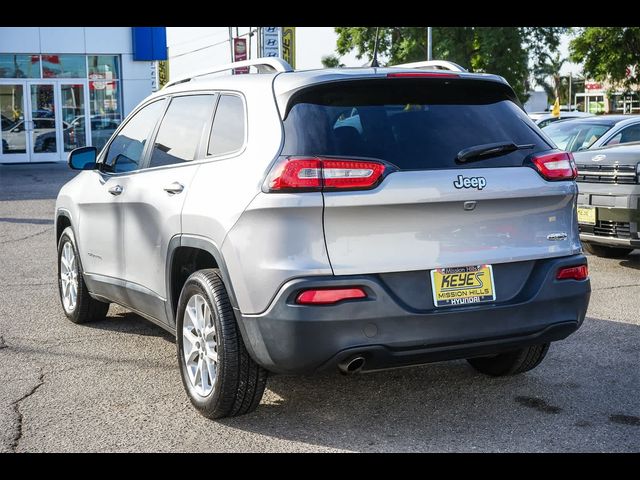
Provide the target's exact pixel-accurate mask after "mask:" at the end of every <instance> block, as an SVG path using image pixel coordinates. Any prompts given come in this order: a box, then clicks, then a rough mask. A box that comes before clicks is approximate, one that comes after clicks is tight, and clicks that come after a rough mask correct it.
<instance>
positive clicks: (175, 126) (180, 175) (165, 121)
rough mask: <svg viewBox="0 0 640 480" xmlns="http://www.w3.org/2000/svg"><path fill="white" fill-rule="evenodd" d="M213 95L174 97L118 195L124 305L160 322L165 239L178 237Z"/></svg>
mask: <svg viewBox="0 0 640 480" xmlns="http://www.w3.org/2000/svg"><path fill="white" fill-rule="evenodd" d="M215 101H216V95H214V94H190V95H181V96H175V97H173V98H172V99H171V101H170V103H169V106H168V107H167V110H166V112H165V114H164V117H163V118H162V120H161V122H160V125H159V127H158V130H157V134H156V135H155V138H154V141H153V144H151V146H150V147H151V148H150V154H149V160H148V163H147V166H146V168H144V169H143V170H142V171H141V172H139V173H138V174H137V175H136V176H135V177H132V178H131V179H130V182H129V184H128V186H127V189H126V192H124V194H123V195H122V202H123V206H124V207H125V209H124V252H125V278H126V281H127V289H128V295H129V300H130V304H131V306H132V307H133V308H136V309H138V310H140V311H142V312H143V313H147V314H149V315H152V316H153V317H155V318H157V319H159V320H165V310H164V302H165V300H166V299H167V291H166V278H165V263H166V260H167V251H168V246H169V242H170V241H171V238H172V237H173V236H175V235H178V234H179V233H181V231H182V222H181V213H182V206H183V205H184V201H185V198H186V195H187V194H188V192H189V188H190V186H191V181H192V180H193V177H194V175H195V174H196V171H197V170H198V166H199V165H198V164H197V163H194V161H195V160H198V159H200V158H203V157H204V154H203V149H204V147H203V144H204V138H205V137H207V138H208V132H209V129H210V127H211V120H212V117H213V111H214V108H215Z"/></svg>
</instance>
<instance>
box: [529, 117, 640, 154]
mask: <svg viewBox="0 0 640 480" xmlns="http://www.w3.org/2000/svg"><path fill="white" fill-rule="evenodd" d="M541 128H543V131H544V133H545V134H547V135H548V136H549V137H550V138H551V139H552V140H553V141H554V142H555V144H556V145H557V146H558V147H560V148H563V149H565V150H567V151H569V152H577V151H581V150H588V149H594V148H600V147H609V146H613V145H619V144H623V143H631V142H638V141H640V115H602V116H596V117H590V118H579V119H570V120H564V121H562V122H555V123H552V124H549V125H547V126H544V127H541Z"/></svg>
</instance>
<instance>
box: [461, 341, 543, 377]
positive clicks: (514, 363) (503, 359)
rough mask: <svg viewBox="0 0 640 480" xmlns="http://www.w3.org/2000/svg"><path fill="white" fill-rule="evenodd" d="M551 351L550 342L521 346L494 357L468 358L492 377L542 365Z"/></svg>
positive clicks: (474, 365)
mask: <svg viewBox="0 0 640 480" xmlns="http://www.w3.org/2000/svg"><path fill="white" fill-rule="evenodd" d="M548 351H549V343H543V344H542V345H534V346H532V347H526V348H521V349H519V350H514V351H512V352H506V353H501V354H499V355H495V356H493V357H478V358H468V359H467V362H469V363H470V364H471V366H472V367H473V368H475V369H476V370H477V371H479V372H480V373H484V374H486V375H491V376H492V377H505V376H508V375H517V374H519V373H524V372H528V371H529V370H532V369H534V368H536V367H537V366H538V365H540V362H542V360H544V357H545V356H546V355H547V352H548Z"/></svg>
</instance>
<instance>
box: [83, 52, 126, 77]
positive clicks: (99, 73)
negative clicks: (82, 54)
mask: <svg viewBox="0 0 640 480" xmlns="http://www.w3.org/2000/svg"><path fill="white" fill-rule="evenodd" d="M88 64H89V79H90V80H94V79H95V80H100V79H106V80H111V79H118V78H120V65H119V63H118V56H117V55H89V56H88Z"/></svg>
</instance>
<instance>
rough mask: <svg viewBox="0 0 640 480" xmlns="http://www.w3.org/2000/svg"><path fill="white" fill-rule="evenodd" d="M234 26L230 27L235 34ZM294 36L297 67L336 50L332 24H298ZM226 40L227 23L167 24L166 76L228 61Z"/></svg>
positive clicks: (314, 64)
mask: <svg viewBox="0 0 640 480" xmlns="http://www.w3.org/2000/svg"><path fill="white" fill-rule="evenodd" d="M235 28H236V27H233V34H234V36H235V33H236V32H235ZM252 28H254V29H255V28H256V27H252ZM238 30H239V33H240V35H244V34H246V33H247V32H249V27H238ZM296 37H297V38H296V48H297V54H296V69H298V70H307V69H312V68H322V63H321V62H320V59H321V58H322V57H323V56H324V55H331V54H333V53H335V47H336V39H337V35H336V33H335V32H334V30H333V27H298V28H297V29H296ZM255 38H256V36H255V35H254V36H253V40H252V42H251V49H252V56H253V55H254V54H255V48H256V44H255ZM228 40H229V30H228V28H227V27H196V28H191V27H167V44H168V46H169V59H170V64H171V65H170V71H169V76H170V77H171V79H175V78H177V77H180V76H182V75H187V74H188V73H190V72H193V71H196V70H202V69H205V68H207V67H212V66H214V65H219V64H223V63H228V62H230V61H231V52H230V50H229V41H228ZM199 49H201V50H199ZM194 50H196V51H194ZM187 52H192V53H187ZM254 58H255V57H254ZM341 60H342V63H344V64H345V65H346V66H348V67H358V66H361V65H363V64H364V63H365V62H366V61H367V59H366V58H363V59H361V60H358V59H356V57H355V55H353V54H351V55H346V56H344V57H342V59H341Z"/></svg>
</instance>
